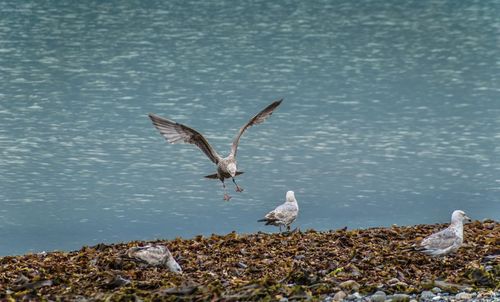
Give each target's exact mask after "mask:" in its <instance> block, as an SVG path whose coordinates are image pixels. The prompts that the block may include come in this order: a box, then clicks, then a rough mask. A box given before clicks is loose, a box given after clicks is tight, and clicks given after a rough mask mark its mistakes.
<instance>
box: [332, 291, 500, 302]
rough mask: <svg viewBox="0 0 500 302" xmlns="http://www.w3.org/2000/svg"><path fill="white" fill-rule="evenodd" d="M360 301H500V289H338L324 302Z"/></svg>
mask: <svg viewBox="0 0 500 302" xmlns="http://www.w3.org/2000/svg"><path fill="white" fill-rule="evenodd" d="M339 301H359V302H368V301H369V302H389V301H390V302H462V301H467V302H500V291H497V292H480V293H476V292H472V293H467V292H460V293H458V294H456V295H454V294H451V295H450V294H449V293H447V292H442V291H441V292H439V293H433V291H432V290H431V291H423V292H421V293H420V294H412V295H406V294H394V295H386V293H384V292H383V291H381V290H379V291H377V292H375V293H374V294H372V295H368V296H363V295H361V294H359V292H355V293H353V294H350V295H347V294H346V293H345V292H344V291H342V290H340V291H338V292H337V293H336V294H335V296H333V298H332V296H329V297H327V298H326V299H325V300H324V302H339Z"/></svg>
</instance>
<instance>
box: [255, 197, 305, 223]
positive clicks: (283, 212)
mask: <svg viewBox="0 0 500 302" xmlns="http://www.w3.org/2000/svg"><path fill="white" fill-rule="evenodd" d="M297 215H299V205H298V203H297V199H295V193H294V192H293V191H288V192H286V201H285V203H284V204H282V205H279V206H278V207H277V208H276V209H274V210H272V211H271V212H269V213H267V214H266V216H264V219H260V220H258V221H259V222H265V223H266V225H274V226H279V228H280V232H281V227H282V226H286V228H287V231H290V224H292V223H293V222H294V221H295V219H296V218H297Z"/></svg>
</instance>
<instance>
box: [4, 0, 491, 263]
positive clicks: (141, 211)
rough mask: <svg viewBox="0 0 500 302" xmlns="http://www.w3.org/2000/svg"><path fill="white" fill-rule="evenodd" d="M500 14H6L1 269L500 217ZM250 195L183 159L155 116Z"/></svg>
mask: <svg viewBox="0 0 500 302" xmlns="http://www.w3.org/2000/svg"><path fill="white" fill-rule="evenodd" d="M499 15H500V4H499V2H498V1H441V0H440V1H420V0H418V1H405V2H401V1H387V0H377V1H348V0H339V1H298V0H289V1H265V0H258V1H240V2H238V3H236V2H234V1H230V0H222V1H194V0H188V1H159V0H158V1H138V0H137V1H118V0H113V1H97V0H95V1H80V2H78V1H35V0H32V1H17V0H7V1H2V2H0V255H7V254H18V253H26V252H39V251H42V250H46V251H48V250H55V249H59V250H71V249H77V248H79V247H81V246H82V245H93V244H97V243H99V242H120V241H129V240H135V239H141V240H142V239H154V238H174V237H177V236H181V237H186V238H189V237H191V236H194V235H195V234H205V235H208V234H211V233H227V232H230V231H232V230H235V231H237V232H255V231H259V230H260V231H274V228H271V227H264V226H262V225H260V224H258V223H257V222H256V220H257V219H259V218H261V217H262V216H263V215H264V214H265V213H266V212H267V211H269V210H271V209H273V208H274V207H275V206H276V205H278V204H280V203H281V202H282V201H283V200H284V197H285V192H286V191H287V190H294V191H295V193H296V197H297V199H298V201H299V205H300V210H301V212H300V216H299V218H298V220H297V221H296V225H297V226H299V227H300V228H301V229H302V230H305V229H309V228H314V229H318V230H326V229H336V228H341V227H344V226H348V227H349V228H358V227H372V226H387V225H391V224H398V225H411V224H419V223H434V222H446V221H448V220H449V216H450V215H451V212H452V211H453V210H455V209H463V210H465V211H466V212H467V213H468V214H469V216H471V217H473V218H476V219H484V218H493V219H497V220H498V219H500V61H499V57H500V51H499V45H500V41H499V37H500V19H499V18H498V16H499ZM281 97H284V98H285V101H284V102H283V104H282V105H281V106H280V107H279V108H278V109H277V110H276V112H275V114H273V116H272V117H271V118H270V119H269V120H267V121H266V122H265V123H264V124H261V125H258V126H255V127H252V128H250V129H249V131H248V132H246V133H245V134H244V136H243V138H242V139H241V144H240V148H239V153H238V156H239V166H240V169H241V170H243V171H245V174H243V175H242V176H240V177H239V178H238V181H239V184H240V185H241V186H242V187H243V188H245V191H244V192H243V193H236V192H234V191H233V186H229V187H230V188H231V191H232V192H231V194H232V195H233V199H232V200H231V201H230V202H229V203H227V202H224V201H223V200H222V188H221V185H220V183H219V182H218V181H212V180H206V179H204V178H203V176H204V175H206V174H211V173H213V172H214V171H215V170H214V166H213V164H212V163H211V162H210V161H209V160H208V159H207V158H206V157H205V155H204V154H203V153H202V152H200V150H198V149H197V148H196V147H194V146H191V145H169V144H167V143H166V142H165V140H164V139H163V138H162V137H161V136H160V135H159V133H158V132H157V131H156V129H154V128H153V127H152V125H151V123H150V121H149V119H148V118H147V113H149V112H154V113H157V114H159V115H162V116H165V117H169V118H171V119H174V120H176V121H178V122H181V123H185V124H187V125H189V126H191V127H194V128H195V129H198V130H200V131H201V132H202V133H203V134H204V135H206V137H207V139H208V140H209V142H210V143H212V144H213V145H214V146H215V148H216V149H217V150H218V152H219V153H221V154H225V153H226V152H227V151H228V150H229V147H230V144H231V140H232V138H233V137H234V136H235V134H236V132H237V130H238V129H239V127H241V126H242V125H243V124H244V123H245V122H246V121H247V120H248V119H249V118H250V117H251V116H252V115H253V114H255V113H257V112H258V111H259V110H261V109H262V108H264V107H265V106H266V105H267V104H269V103H271V102H272V101H273V100H275V99H277V98H281Z"/></svg>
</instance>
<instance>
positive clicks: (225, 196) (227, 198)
mask: <svg viewBox="0 0 500 302" xmlns="http://www.w3.org/2000/svg"><path fill="white" fill-rule="evenodd" d="M220 181H222V188H224V201H229V200H231V196H229V194H227V190H226V184H225V183H224V178H222V179H221V180H220Z"/></svg>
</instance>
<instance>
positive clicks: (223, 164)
mask: <svg viewBox="0 0 500 302" xmlns="http://www.w3.org/2000/svg"><path fill="white" fill-rule="evenodd" d="M282 101H283V99H280V100H278V101H275V102H273V103H271V104H270V105H269V106H267V107H266V108H264V109H263V110H262V111H261V112H259V113H257V115H255V116H254V117H252V118H251V119H250V120H249V121H248V122H247V123H246V124H245V125H244V126H243V127H241V128H240V131H239V132H238V134H237V135H236V137H235V139H234V140H233V144H232V146H231V151H230V153H229V155H228V156H226V157H224V158H223V157H221V156H220V155H219V154H218V153H217V152H216V151H215V149H214V148H213V147H212V146H210V144H209V143H208V141H207V140H206V139H205V137H203V135H201V133H199V132H198V131H196V130H194V129H193V128H190V127H188V126H186V125H183V124H179V123H176V122H174V121H172V120H168V119H166V118H162V117H159V116H157V115H155V114H152V113H150V114H149V118H150V119H151V121H153V125H154V126H155V127H156V128H157V129H158V130H159V131H160V133H161V135H163V137H165V139H166V140H167V141H168V142H169V143H171V144H175V143H188V144H194V145H196V146H198V148H200V149H201V151H203V153H205V155H206V156H207V157H208V158H209V159H210V160H211V161H212V162H213V163H214V164H216V165H217V173H215V174H211V175H207V176H205V177H206V178H210V179H219V180H220V181H221V182H222V187H223V188H224V200H225V201H229V200H230V199H231V196H229V194H227V191H226V185H225V184H224V180H225V179H228V178H231V180H232V181H233V183H234V185H235V186H236V192H242V191H243V189H242V188H241V187H240V186H238V184H236V181H235V180H234V177H235V176H237V175H240V174H242V173H243V172H242V171H238V170H237V167H236V151H237V149H238V144H239V142H240V137H241V135H242V134H243V132H245V130H246V129H247V128H249V127H251V126H253V125H257V124H260V123H262V122H264V121H265V120H266V119H267V118H268V117H269V116H271V115H272V114H273V111H274V109H276V107H278V106H279V105H280V104H281V102H282Z"/></svg>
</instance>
